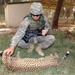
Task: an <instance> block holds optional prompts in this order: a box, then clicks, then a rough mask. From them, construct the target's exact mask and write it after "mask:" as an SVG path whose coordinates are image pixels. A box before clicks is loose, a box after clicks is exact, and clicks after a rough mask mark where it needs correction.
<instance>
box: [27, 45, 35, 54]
mask: <svg viewBox="0 0 75 75" xmlns="http://www.w3.org/2000/svg"><path fill="white" fill-rule="evenodd" d="M33 50H34V45H33V44H31V45H30V47H29V48H28V53H32V51H33Z"/></svg>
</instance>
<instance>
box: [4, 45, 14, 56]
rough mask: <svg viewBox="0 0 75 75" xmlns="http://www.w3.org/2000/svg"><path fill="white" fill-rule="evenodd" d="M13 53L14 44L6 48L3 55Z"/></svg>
mask: <svg viewBox="0 0 75 75" xmlns="http://www.w3.org/2000/svg"><path fill="white" fill-rule="evenodd" d="M13 53H14V46H11V47H9V48H7V49H5V50H4V52H3V55H5V54H7V55H12V54H13Z"/></svg>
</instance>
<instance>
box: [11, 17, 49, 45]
mask: <svg viewBox="0 0 75 75" xmlns="http://www.w3.org/2000/svg"><path fill="white" fill-rule="evenodd" d="M44 20H45V24H44V25H45V28H44V29H46V30H47V31H48V30H50V24H49V22H48V20H47V18H46V17H45V16H44ZM29 25H30V19H29V18H28V17H25V18H24V19H23V21H22V22H21V24H20V26H19V28H18V30H17V32H16V33H15V35H14V37H13V38H12V39H11V44H10V45H13V46H16V45H17V44H18V43H19V41H20V40H21V39H22V37H23V36H24V35H25V33H26V30H27V28H28V26H29Z"/></svg>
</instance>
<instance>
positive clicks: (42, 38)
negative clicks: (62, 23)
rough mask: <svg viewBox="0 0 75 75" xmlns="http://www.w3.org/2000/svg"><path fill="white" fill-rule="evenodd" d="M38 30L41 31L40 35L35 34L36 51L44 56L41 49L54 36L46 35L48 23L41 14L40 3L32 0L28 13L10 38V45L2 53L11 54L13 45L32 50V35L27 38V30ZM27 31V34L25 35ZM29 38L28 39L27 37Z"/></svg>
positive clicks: (51, 41)
mask: <svg viewBox="0 0 75 75" xmlns="http://www.w3.org/2000/svg"><path fill="white" fill-rule="evenodd" d="M36 30H38V33H39V31H40V32H41V35H38V34H36V36H37V37H36V38H37V40H36V41H37V42H38V46H37V47H36V49H35V50H36V51H37V53H38V54H39V55H41V56H44V53H43V51H42V49H47V48H49V47H50V46H51V45H52V44H53V43H54V42H55V37H54V36H53V35H48V32H49V31H50V24H49V22H48V20H47V18H46V17H45V16H44V15H43V8H42V4H41V3H39V2H33V3H32V4H31V6H30V9H29V14H28V15H27V16H25V17H24V19H23V21H22V22H21V24H20V26H19V28H18V30H17V32H16V34H15V35H14V37H13V38H12V39H11V44H10V47H9V48H7V49H5V50H4V51H3V54H6V53H7V54H10V55H12V54H13V52H14V50H15V47H16V46H18V47H20V48H28V52H32V51H33V49H34V45H33V42H34V36H31V37H30V38H29V35H30V34H29V33H28V31H33V32H35V31H36ZM27 33H28V34H29V35H27ZM28 38H29V39H28Z"/></svg>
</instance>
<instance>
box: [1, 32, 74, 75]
mask: <svg viewBox="0 0 75 75" xmlns="http://www.w3.org/2000/svg"><path fill="white" fill-rule="evenodd" d="M55 33H56V35H54V36H55V37H56V41H55V43H54V45H53V46H52V47H50V48H49V49H47V50H43V52H44V53H45V55H49V54H54V53H56V52H57V54H58V55H59V57H60V59H59V61H60V60H61V58H62V57H63V56H64V54H65V53H66V52H67V51H70V55H69V57H68V58H67V59H66V60H65V61H64V62H63V64H62V65H60V66H58V67H50V68H47V69H42V70H37V71H31V72H12V71H9V70H7V69H6V68H5V67H4V65H3V63H2V60H1V57H0V75H75V40H69V39H67V38H66V36H65V34H64V33H63V32H61V31H55V32H53V34H55ZM74 33H75V32H73V34H74ZM12 36H13V35H12V34H10V35H9V34H8V35H7V34H2V35H0V50H4V49H6V48H8V47H9V45H10V39H11V37H12ZM17 51H20V52H21V57H31V58H38V57H40V56H39V55H38V54H37V52H36V51H35V50H34V51H33V53H27V49H26V50H25V49H20V48H16V50H15V53H14V54H13V56H15V55H16V53H17Z"/></svg>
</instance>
